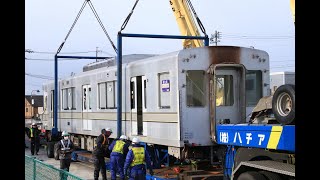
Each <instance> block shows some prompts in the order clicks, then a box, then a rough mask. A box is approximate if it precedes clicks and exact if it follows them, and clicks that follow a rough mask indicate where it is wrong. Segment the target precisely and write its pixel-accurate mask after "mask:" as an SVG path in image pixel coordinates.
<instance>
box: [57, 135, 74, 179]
mask: <svg viewBox="0 0 320 180" xmlns="http://www.w3.org/2000/svg"><path fill="white" fill-rule="evenodd" d="M62 137H63V139H61V140H60V141H59V142H58V144H57V148H59V159H60V169H62V170H65V171H68V172H69V168H70V164H71V153H72V151H73V150H74V145H73V142H72V141H71V140H70V138H69V133H68V132H67V131H63V132H62ZM63 179H67V178H66V177H64V178H63Z"/></svg>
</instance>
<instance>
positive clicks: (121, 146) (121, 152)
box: [112, 140, 126, 154]
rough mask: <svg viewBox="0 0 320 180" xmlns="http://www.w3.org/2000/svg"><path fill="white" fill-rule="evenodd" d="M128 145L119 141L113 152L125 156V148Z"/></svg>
mask: <svg viewBox="0 0 320 180" xmlns="http://www.w3.org/2000/svg"><path fill="white" fill-rule="evenodd" d="M125 144H126V143H125V142H123V141H122V140H117V141H116V144H115V145H114V147H113V149H112V152H117V153H120V154H123V147H124V145H125Z"/></svg>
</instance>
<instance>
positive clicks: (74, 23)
mask: <svg viewBox="0 0 320 180" xmlns="http://www.w3.org/2000/svg"><path fill="white" fill-rule="evenodd" d="M86 4H87V0H85V1H84V3H83V4H82V7H81V9H80V11H79V13H78V15H77V17H76V19H75V21H74V22H73V24H72V26H71V28H70V30H69V32H68V34H67V36H66V37H65V38H64V41H63V42H62V43H61V45H60V47H59V48H58V51H57V54H58V53H59V52H60V51H61V49H62V47H63V45H64V43H65V42H66V40H67V38H68V37H69V35H70V33H71V31H72V29H73V27H74V26H75V25H76V23H77V21H78V19H79V17H80V15H81V13H82V11H83V9H84V7H85V6H86Z"/></svg>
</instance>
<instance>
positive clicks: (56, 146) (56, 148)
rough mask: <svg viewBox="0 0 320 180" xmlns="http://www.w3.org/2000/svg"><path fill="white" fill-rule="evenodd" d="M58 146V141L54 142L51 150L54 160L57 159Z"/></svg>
mask: <svg viewBox="0 0 320 180" xmlns="http://www.w3.org/2000/svg"><path fill="white" fill-rule="evenodd" d="M59 153H60V152H59V147H58V143H55V144H54V151H53V155H54V159H55V160H59Z"/></svg>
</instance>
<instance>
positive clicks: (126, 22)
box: [119, 0, 139, 33]
mask: <svg viewBox="0 0 320 180" xmlns="http://www.w3.org/2000/svg"><path fill="white" fill-rule="evenodd" d="M138 2H139V0H136V2H135V3H134V5H133V8H132V9H131V12H130V13H129V14H128V16H127V18H126V19H125V20H124V22H123V24H122V26H121V30H120V31H119V33H121V31H122V30H124V28H126V26H127V24H128V22H129V19H130V17H131V15H132V14H133V11H134V8H136V6H137V4H138Z"/></svg>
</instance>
